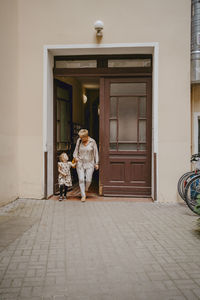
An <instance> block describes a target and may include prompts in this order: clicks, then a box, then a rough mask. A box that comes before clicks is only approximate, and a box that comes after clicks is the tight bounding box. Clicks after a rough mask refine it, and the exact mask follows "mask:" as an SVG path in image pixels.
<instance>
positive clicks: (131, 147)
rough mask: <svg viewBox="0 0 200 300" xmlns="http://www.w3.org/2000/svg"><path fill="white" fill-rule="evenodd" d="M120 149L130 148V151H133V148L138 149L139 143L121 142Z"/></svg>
mask: <svg viewBox="0 0 200 300" xmlns="http://www.w3.org/2000/svg"><path fill="white" fill-rule="evenodd" d="M118 149H119V150H121V151H122V150H126V151H127V150H129V151H132V150H137V144H136V143H135V144H134V143H133V144H129V143H127V144H126V143H123V144H121V143H119V144H118Z"/></svg>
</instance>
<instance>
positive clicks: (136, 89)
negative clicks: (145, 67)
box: [110, 82, 146, 96]
mask: <svg viewBox="0 0 200 300" xmlns="http://www.w3.org/2000/svg"><path fill="white" fill-rule="evenodd" d="M110 95H111V96H120V95H121V96H134V95H138V96H145V95H146V83H144V82H141V83H134V82H130V83H111V85H110Z"/></svg>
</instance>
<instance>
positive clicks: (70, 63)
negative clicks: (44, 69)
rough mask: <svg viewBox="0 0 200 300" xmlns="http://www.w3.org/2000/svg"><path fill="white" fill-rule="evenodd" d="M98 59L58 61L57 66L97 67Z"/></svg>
mask: <svg viewBox="0 0 200 300" xmlns="http://www.w3.org/2000/svg"><path fill="white" fill-rule="evenodd" d="M96 67H97V61H96V60H67V61H56V68H96Z"/></svg>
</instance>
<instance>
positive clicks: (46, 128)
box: [43, 42, 159, 200]
mask: <svg viewBox="0 0 200 300" xmlns="http://www.w3.org/2000/svg"><path fill="white" fill-rule="evenodd" d="M43 50H44V52H43V151H44V152H47V153H48V161H47V196H51V195H52V194H53V61H54V60H53V59H54V56H55V55H70V56H72V55H98V54H101V55H102V54H111V55H112V54H152V55H153V74H152V176H151V178H152V182H151V184H152V198H153V199H154V200H158V199H155V195H158V187H159V185H158V62H159V43H157V42H153V43H139V44H135V43H131V44H82V45H78V44H75V45H45V46H44V49H43ZM43 157H44V156H43ZM154 157H156V162H154ZM43 166H44V163H43ZM154 166H156V170H154V168H155V167H154ZM155 174H156V176H155ZM155 180H156V191H154V184H155ZM44 190H45V168H43V191H44ZM44 192H45V191H44Z"/></svg>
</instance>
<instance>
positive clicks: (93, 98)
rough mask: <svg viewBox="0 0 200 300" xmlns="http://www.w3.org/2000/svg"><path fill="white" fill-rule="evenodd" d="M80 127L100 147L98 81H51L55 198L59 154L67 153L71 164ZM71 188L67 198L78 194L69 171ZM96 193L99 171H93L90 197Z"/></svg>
mask: <svg viewBox="0 0 200 300" xmlns="http://www.w3.org/2000/svg"><path fill="white" fill-rule="evenodd" d="M81 128H85V129H88V131H89V135H90V136H91V137H92V138H93V139H95V141H96V143H97V146H98V148H99V78H98V77H67V76H63V77H61V76H59V77H55V78H54V183H53V192H54V195H57V194H58V192H59V186H58V181H57V178H58V170H57V162H58V159H59V155H60V154H61V153H62V152H66V153H67V154H68V156H69V160H70V161H71V160H72V158H73V152H74V149H75V146H76V141H77V139H78V132H79V130H80V129H81ZM71 174H72V184H73V186H72V188H71V189H70V192H69V195H70V197H72V198H73V197H76V196H78V195H79V187H78V177H77V173H76V170H75V169H72V170H71ZM98 192H99V172H98V171H94V175H93V181H92V184H91V186H90V189H89V196H90V195H91V196H96V195H98Z"/></svg>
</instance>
